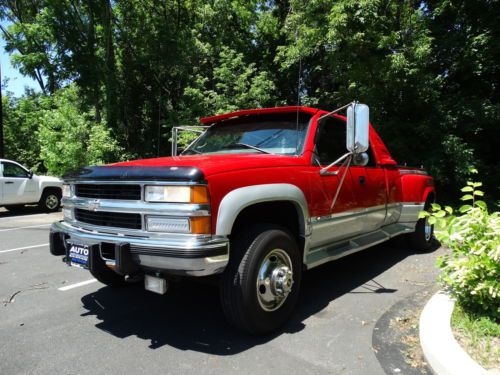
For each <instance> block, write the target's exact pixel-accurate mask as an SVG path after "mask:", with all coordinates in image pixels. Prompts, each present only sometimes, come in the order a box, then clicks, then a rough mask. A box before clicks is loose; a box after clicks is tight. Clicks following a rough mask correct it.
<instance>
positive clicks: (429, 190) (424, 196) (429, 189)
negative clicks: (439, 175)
mask: <svg viewBox="0 0 500 375" xmlns="http://www.w3.org/2000/svg"><path fill="white" fill-rule="evenodd" d="M431 194H434V201H435V200H436V191H435V190H434V188H433V187H427V188H426V189H425V190H424V193H423V194H422V202H424V203H425V202H427V198H428V197H429V195H431ZM431 203H434V202H431Z"/></svg>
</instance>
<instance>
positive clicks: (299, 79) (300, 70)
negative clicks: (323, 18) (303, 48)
mask: <svg viewBox="0 0 500 375" xmlns="http://www.w3.org/2000/svg"><path fill="white" fill-rule="evenodd" d="M298 36H299V30H298V29H297V31H296V32H295V44H297V39H298ZM301 86H302V56H301V55H300V54H299V74H298V79H297V118H296V122H295V135H296V138H295V154H296V155H298V154H299V107H300V88H301Z"/></svg>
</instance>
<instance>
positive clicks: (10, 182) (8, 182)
mask: <svg viewBox="0 0 500 375" xmlns="http://www.w3.org/2000/svg"><path fill="white" fill-rule="evenodd" d="M5 183H6V184H13V183H14V181H5Z"/></svg>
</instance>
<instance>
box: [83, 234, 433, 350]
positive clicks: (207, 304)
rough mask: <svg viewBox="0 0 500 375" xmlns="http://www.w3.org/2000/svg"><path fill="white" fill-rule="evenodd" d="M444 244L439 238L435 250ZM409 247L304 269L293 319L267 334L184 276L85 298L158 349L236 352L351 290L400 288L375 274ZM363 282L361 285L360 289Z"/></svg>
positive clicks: (104, 321)
mask: <svg viewBox="0 0 500 375" xmlns="http://www.w3.org/2000/svg"><path fill="white" fill-rule="evenodd" d="M438 246H439V245H437V244H436V246H435V247H434V250H435V249H437V247H438ZM413 254H414V253H412V252H411V251H409V250H405V249H400V248H393V247H390V246H388V245H387V244H386V245H379V246H376V247H374V248H372V249H368V250H365V251H363V252H360V253H358V254H354V255H351V256H349V257H346V258H343V259H340V260H338V261H336V262H332V263H329V264H326V265H324V266H322V267H318V268H317V269H313V270H311V271H308V272H306V273H304V276H303V284H302V293H301V298H300V299H299V302H298V304H297V307H296V310H295V313H294V315H293V316H292V319H291V320H290V322H289V323H288V324H287V325H286V326H285V327H284V328H283V329H282V330H281V331H280V332H277V333H275V334H273V335H270V336H266V337H259V338H255V337H250V336H247V335H244V334H240V333H238V332H237V331H235V330H234V329H233V328H231V327H230V326H229V325H228V324H227V323H226V321H225V319H224V315H223V312H222V309H221V307H220V303H219V294H218V289H217V287H216V286H214V285H209V284H205V283H199V282H193V281H188V280H186V281H184V282H182V283H176V284H173V287H172V289H171V290H170V291H169V292H167V294H166V295H165V296H160V295H156V294H153V293H151V292H147V291H145V290H144V289H143V287H142V284H141V285H138V286H131V287H130V288H126V289H121V290H117V289H112V288H110V287H103V288H101V289H99V290H98V291H96V292H94V293H91V294H88V295H86V296H84V297H83V298H82V302H83V307H84V308H85V309H87V310H88V311H87V312H86V313H84V314H83V315H84V316H87V315H95V316H96V317H97V319H99V320H100V321H101V322H99V323H98V324H96V327H97V328H99V329H102V330H103V331H105V332H108V333H110V334H112V335H114V336H116V337H119V338H125V337H128V336H137V337H139V338H141V339H144V340H148V341H149V342H150V346H149V347H150V348H151V349H156V348H159V347H161V346H163V345H170V346H173V347H175V348H177V349H180V350H192V351H199V352H203V353H208V354H215V355H233V354H236V353H240V352H242V351H245V350H247V349H249V348H251V347H253V346H256V345H261V344H264V343H266V342H268V341H270V340H272V339H273V338H275V337H277V336H279V335H281V334H284V333H294V332H299V331H301V330H302V329H304V328H305V325H304V323H303V322H304V321H305V320H306V319H307V318H309V317H310V316H312V315H315V314H317V313H319V312H321V311H322V310H323V309H324V308H325V307H326V306H328V304H329V303H330V302H331V301H333V300H335V299H336V298H338V297H340V296H342V295H343V294H346V293H394V292H396V291H397V289H389V288H385V287H384V286H383V285H381V284H379V283H378V282H377V281H375V278H376V277H377V276H378V275H380V274H382V273H383V272H384V271H386V270H387V269H389V268H391V267H392V266H394V265H395V264H397V263H398V262H400V261H402V260H403V259H405V258H406V257H407V256H409V255H413ZM360 287H362V288H361V289H363V290H362V291H361V292H360V291H354V290H355V289H358V288H360Z"/></svg>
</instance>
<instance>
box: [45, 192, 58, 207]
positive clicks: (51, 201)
mask: <svg viewBox="0 0 500 375" xmlns="http://www.w3.org/2000/svg"><path fill="white" fill-rule="evenodd" d="M58 205H59V198H57V196H56V195H54V194H49V195H47V198H45V207H47V208H48V209H49V210H53V209H55V208H57V206H58Z"/></svg>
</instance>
